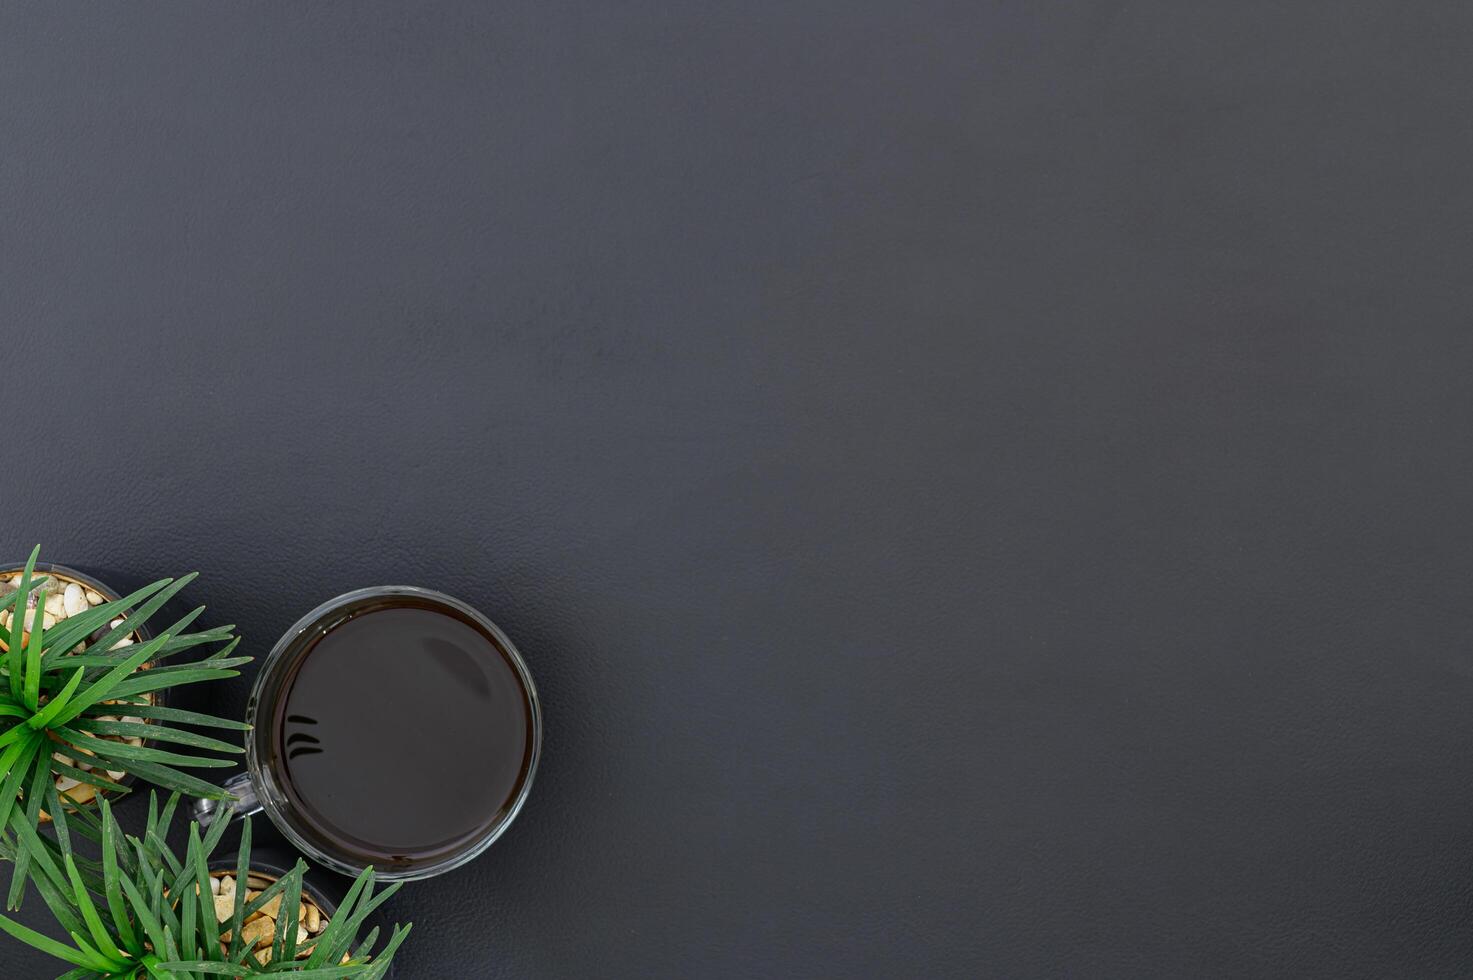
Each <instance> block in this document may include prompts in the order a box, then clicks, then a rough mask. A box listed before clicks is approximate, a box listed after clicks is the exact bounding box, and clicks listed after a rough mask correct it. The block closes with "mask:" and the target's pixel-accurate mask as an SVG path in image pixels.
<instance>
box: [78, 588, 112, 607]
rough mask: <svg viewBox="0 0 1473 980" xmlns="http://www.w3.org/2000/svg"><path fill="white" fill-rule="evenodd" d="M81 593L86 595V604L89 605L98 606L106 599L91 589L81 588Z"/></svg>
mask: <svg viewBox="0 0 1473 980" xmlns="http://www.w3.org/2000/svg"><path fill="white" fill-rule="evenodd" d="M82 594H83V595H85V596H86V597H87V605H89V606H100V605H102V604H103V603H104V602H106V601H107V600H106V599H104V598H103V597H102V596H100V595H98V594H97V593H96V592H93V591H92V590H91V589H83V590H82Z"/></svg>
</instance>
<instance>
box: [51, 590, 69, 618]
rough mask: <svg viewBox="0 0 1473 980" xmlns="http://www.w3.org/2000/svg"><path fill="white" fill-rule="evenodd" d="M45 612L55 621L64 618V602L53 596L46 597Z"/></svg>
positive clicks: (60, 598)
mask: <svg viewBox="0 0 1473 980" xmlns="http://www.w3.org/2000/svg"><path fill="white" fill-rule="evenodd" d="M46 611H47V612H48V613H50V614H51V615H53V616H55V617H56V618H57V619H61V618H63V617H64V616H66V600H65V599H63V598H62V597H61V596H59V595H55V594H52V595H49V596H47V597H46Z"/></svg>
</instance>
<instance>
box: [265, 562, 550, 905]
mask: <svg viewBox="0 0 1473 980" xmlns="http://www.w3.org/2000/svg"><path fill="white" fill-rule="evenodd" d="M395 596H411V597H415V598H419V599H424V600H426V601H428V602H433V603H440V604H443V605H447V606H450V607H451V608H453V609H455V610H457V611H458V612H460V613H462V614H463V615H465V616H467V617H468V618H470V619H471V620H472V621H473V622H475V623H476V625H478V626H480V627H481V628H482V629H484V630H486V632H487V633H489V634H490V635H491V636H492V638H493V639H494V640H495V641H496V643H497V644H498V645H499V646H500V647H501V650H502V653H503V654H505V656H506V658H507V660H508V661H510V663H511V665H512V668H513V669H514V670H515V671H516V674H517V678H518V680H519V681H520V682H521V684H522V687H523V689H524V690H525V691H526V694H527V702H528V706H529V711H530V713H531V720H532V736H531V757H530V758H529V759H528V761H527V768H526V776H525V777H524V778H523V779H522V784H521V787H520V788H519V789H518V790H517V795H516V798H515V799H514V800H512V803H511V805H510V806H509V807H507V809H506V812H505V813H503V814H502V816H501V818H500V819H499V820H497V821H496V823H495V824H493V825H492V827H491V828H490V830H488V831H487V832H486V835H485V836H484V837H482V838H481V839H480V840H478V841H477V842H476V843H475V844H473V845H471V846H470V847H468V848H466V850H464V851H462V852H460V853H459V854H456V855H454V856H453V857H449V858H446V859H444V860H442V861H438V862H436V863H434V864H430V865H426V866H423V867H417V868H412V869H409V870H395V869H392V868H382V869H381V868H378V867H375V868H374V876H375V877H376V878H378V879H379V880H381V881H417V880H419V879H422V878H432V877H434V876H436V875H441V874H444V873H445V872H447V871H453V870H454V869H456V868H458V867H460V866H462V865H464V864H466V863H468V862H470V861H472V860H474V859H475V858H477V857H479V856H480V855H481V854H482V853H483V852H485V850H486V849H487V848H488V847H490V846H491V845H492V844H494V843H496V841H497V839H498V838H499V837H501V835H502V834H504V833H505V832H506V830H507V828H508V827H510V826H511V824H512V821H514V820H515V819H516V818H517V814H519V813H520V812H521V810H522V807H523V806H524V805H525V804H526V802H527V797H528V796H529V795H530V794H531V792H532V782H533V780H534V778H535V777H536V775H537V764H538V762H539V761H540V760H541V758H542V703H541V701H540V700H539V698H538V696H537V686H536V684H535V683H534V682H533V681H532V672H531V670H530V669H528V667H527V662H526V661H525V660H524V659H522V654H521V651H520V650H518V649H517V647H516V644H514V643H512V641H511V637H509V636H507V635H506V633H504V632H503V631H502V629H501V627H499V626H497V625H496V624H495V623H493V622H492V621H491V620H490V619H488V618H487V617H486V616H485V614H483V613H482V612H481V611H480V610H478V609H476V608H475V607H474V606H471V605H470V604H469V603H467V602H465V601H463V600H461V599H457V598H455V597H454V596H452V595H447V594H445V593H444V592H438V591H436V590H434V589H426V588H423V587H421V586H417V585H374V586H368V587H366V588H361V589H353V590H352V591H350V592H344V593H343V594H342V595H339V596H336V597H334V598H332V599H328V600H327V601H325V602H322V603H319V604H318V605H317V606H316V607H315V608H313V609H312V610H311V611H310V612H308V613H306V614H305V615H303V616H302V617H300V618H299V619H298V620H297V621H296V622H295V623H293V624H292V625H291V627H290V628H288V629H287V631H286V632H285V633H283V634H282V635H281V639H279V640H277V641H276V645H275V646H273V647H272V648H271V652H270V653H268V654H267V655H266V656H265V658H264V659H263V660H262V661H261V665H260V669H259V670H258V671H257V673H256V679H255V682H254V683H253V684H252V685H251V694H250V698H249V700H248V701H247V702H246V713H245V720H246V722H247V723H248V724H250V725H251V726H252V729H253V730H252V732H250V733H248V734H247V737H246V738H245V739H244V741H245V750H246V752H245V755H246V758H245V762H246V772H247V773H248V774H249V775H250V779H251V786H252V788H253V789H254V790H255V791H256V799H257V805H258V806H260V807H261V809H262V810H264V811H265V812H266V815H267V817H269V818H270V820H271V822H272V823H273V824H275V825H276V828H277V829H278V830H280V831H281V832H282V834H283V835H284V836H285V837H286V838H287V839H288V840H289V841H291V843H292V844H293V845H294V846H295V847H296V848H297V849H298V850H300V851H302V852H303V853H304V854H308V855H310V856H311V857H312V858H313V859H315V860H316V861H318V862H319V863H320V864H322V865H324V866H325V867H329V868H331V869H333V870H334V871H337V872H340V873H342V874H346V875H356V874H358V873H359V872H360V871H362V870H363V868H364V867H366V865H363V864H354V863H352V862H350V861H344V860H342V859H340V858H337V857H335V856H334V855H332V854H329V853H327V852H325V851H323V850H322V848H320V847H318V846H317V845H316V844H313V843H312V842H311V841H309V840H307V839H306V838H305V837H304V836H303V835H302V834H300V833H299V832H298V831H297V829H296V828H295V827H293V826H292V825H291V821H290V820H289V819H288V818H287V814H286V812H284V811H287V810H289V809H290V804H288V803H286V802H285V799H286V798H285V794H283V793H281V791H280V790H279V789H278V788H277V787H276V785H275V782H274V781H273V780H272V779H271V778H270V774H269V772H268V771H267V769H266V768H265V767H264V766H263V765H262V764H261V760H260V759H259V758H258V756H257V754H256V738H255V737H254V736H255V731H254V729H255V728H256V716H257V713H258V709H259V708H260V705H261V701H262V698H263V695H264V694H265V693H266V690H267V688H268V686H269V685H270V684H271V682H272V680H273V678H274V677H275V675H276V673H277V670H278V668H279V667H280V665H281V663H282V661H283V660H284V658H285V657H286V655H287V653H288V652H289V651H290V650H292V649H293V648H294V647H295V646H296V644H297V643H298V641H300V640H301V638H302V636H303V635H304V634H306V632H307V631H308V630H309V629H311V628H312V627H313V626H314V625H316V624H317V623H319V622H321V621H322V620H323V619H325V618H326V617H327V616H329V615H330V614H331V613H333V612H334V611H336V610H338V609H344V608H347V607H350V606H353V605H356V604H358V603H361V602H363V601H364V600H369V599H376V598H381V597H395Z"/></svg>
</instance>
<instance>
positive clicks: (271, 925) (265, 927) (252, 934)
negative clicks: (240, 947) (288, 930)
mask: <svg viewBox="0 0 1473 980" xmlns="http://www.w3.org/2000/svg"><path fill="white" fill-rule="evenodd" d="M275 935H276V920H275V919H273V918H271V916H269V915H263V916H260V917H259V918H256V919H252V920H251V921H250V922H247V923H246V924H245V925H244V926H243V927H242V928H241V930H240V941H241V942H242V943H244V944H245V945H247V946H264V945H268V944H269V943H270V942H271V939H272V937H273V936H275Z"/></svg>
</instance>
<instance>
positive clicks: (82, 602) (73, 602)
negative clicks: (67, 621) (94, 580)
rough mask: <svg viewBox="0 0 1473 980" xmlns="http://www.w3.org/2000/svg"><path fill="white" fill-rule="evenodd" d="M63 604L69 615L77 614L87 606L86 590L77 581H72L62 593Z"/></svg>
mask: <svg viewBox="0 0 1473 980" xmlns="http://www.w3.org/2000/svg"><path fill="white" fill-rule="evenodd" d="M61 604H62V608H64V609H65V610H66V614H67V615H68V616H75V615H76V614H77V613H79V612H83V611H85V610H86V608H87V595H86V592H85V591H84V590H83V589H82V587H81V586H80V585H78V584H77V583H76V582H72V583H70V584H68V585H67V587H66V591H65V592H63V593H62V594H61Z"/></svg>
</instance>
